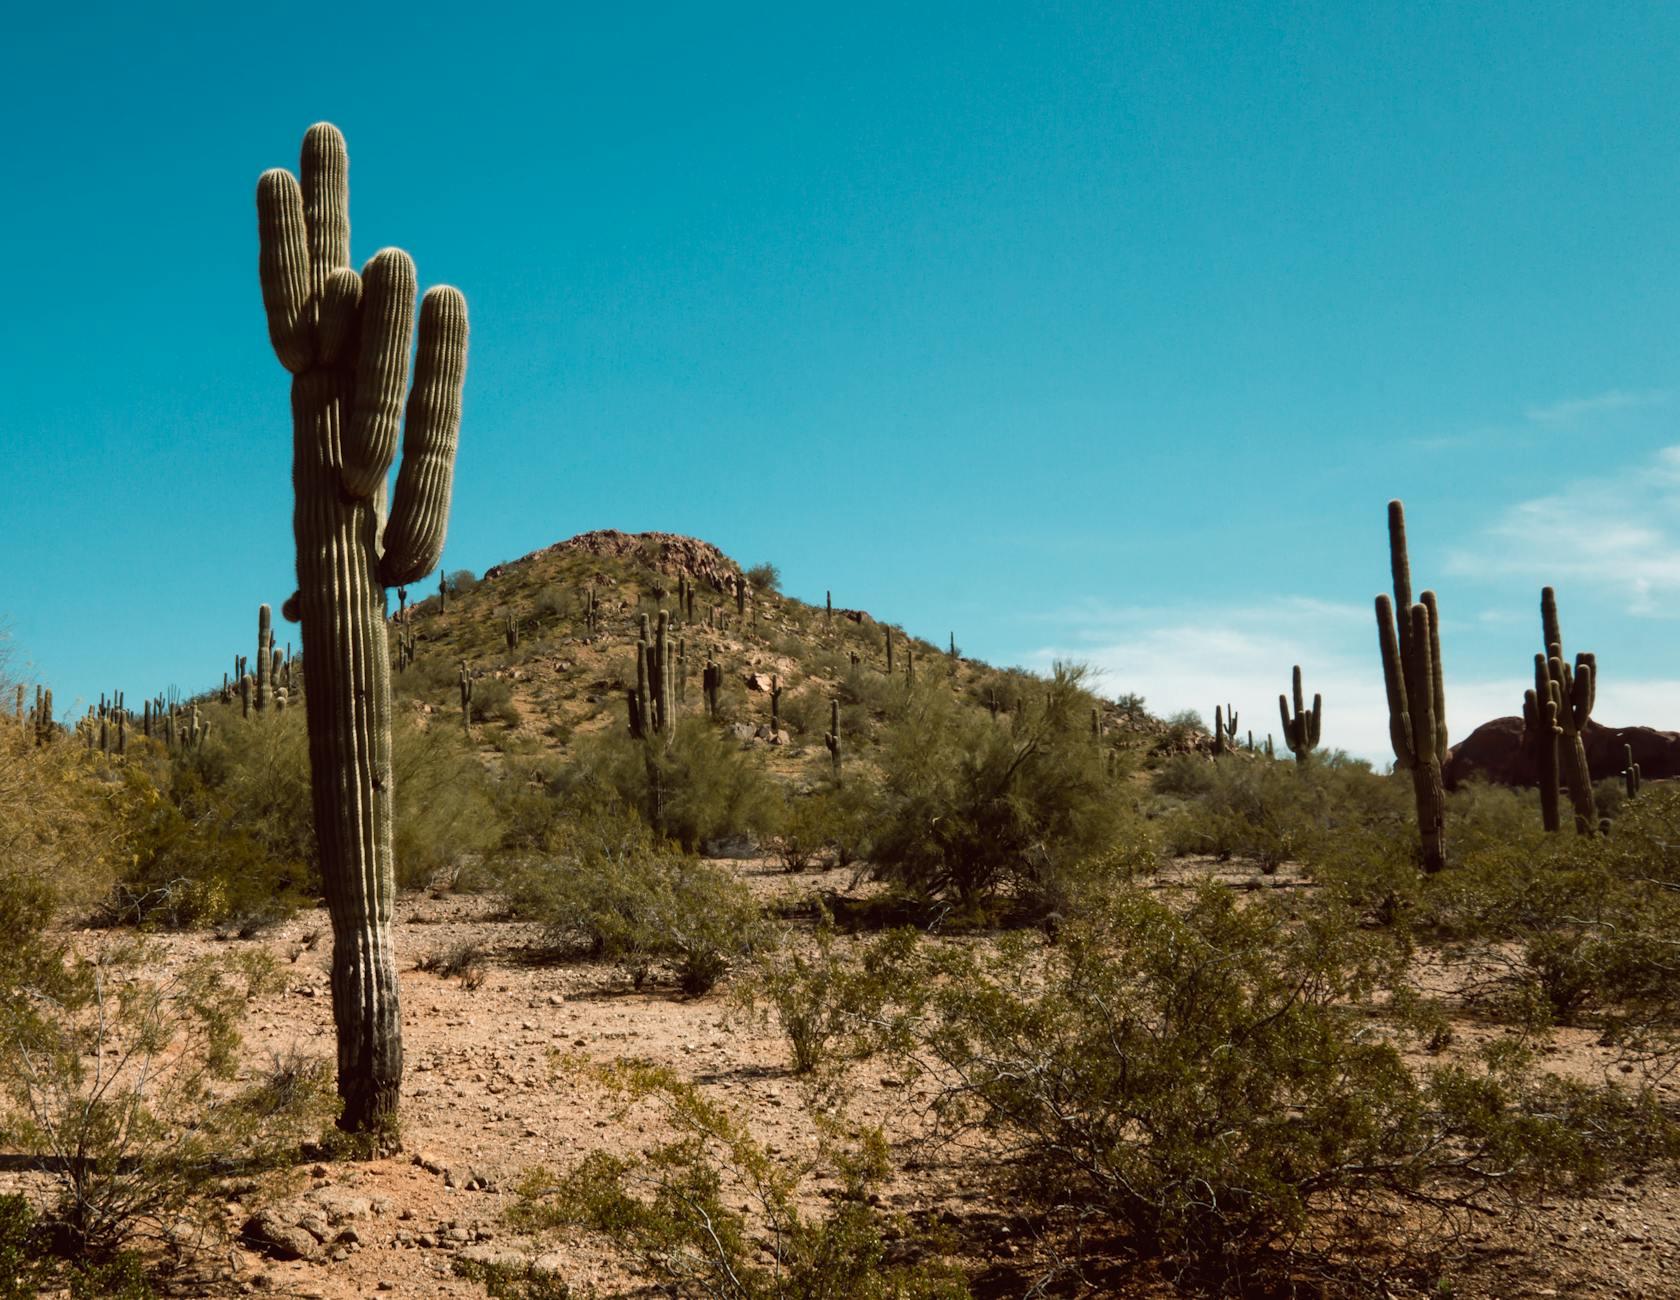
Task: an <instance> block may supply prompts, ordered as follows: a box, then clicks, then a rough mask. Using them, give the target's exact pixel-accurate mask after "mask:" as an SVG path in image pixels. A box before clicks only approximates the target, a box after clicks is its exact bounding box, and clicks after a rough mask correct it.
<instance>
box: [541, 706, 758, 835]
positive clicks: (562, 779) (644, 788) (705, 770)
mask: <svg viewBox="0 0 1680 1300" xmlns="http://www.w3.org/2000/svg"><path fill="white" fill-rule="evenodd" d="M554 791H555V796H556V797H557V798H560V799H561V800H562V801H564V802H565V803H566V804H567V805H568V806H571V807H587V806H590V805H592V804H605V805H623V806H627V807H630V808H635V809H638V810H640V811H641V812H642V814H643V816H644V817H645V818H646V820H647V822H648V824H649V825H650V826H651V827H652V828H653V829H654V830H656V831H657V832H658V833H659V834H660V835H663V836H666V837H668V838H670V839H673V840H675V841H677V843H678V844H680V845H681V846H682V848H683V850H684V851H685V852H689V853H692V852H694V851H696V850H697V849H698V848H699V847H700V846H701V845H702V844H703V843H705V842H707V841H709V840H714V839H721V838H724V837H726V836H734V835H757V834H759V833H761V832H763V831H765V830H767V829H769V828H770V827H771V826H773V825H774V823H775V818H776V814H777V811H778V804H779V795H778V793H777V790H776V787H775V785H774V784H773V783H772V782H771V780H770V778H769V776H768V775H767V774H766V772H765V770H764V764H763V761H762V760H761V759H760V758H759V757H758V756H757V755H756V754H754V753H752V752H751V751H748V750H743V749H742V748H741V747H740V745H739V744H737V743H736V742H735V741H733V740H732V739H729V738H726V737H725V736H724V735H722V734H720V733H719V732H717V731H716V730H714V729H713V728H712V727H711V725H710V724H709V723H707V722H706V721H704V720H703V719H699V718H684V719H682V720H680V721H679V722H678V724H677V729H676V733H675V735H674V737H673V738H672V741H671V743H670V744H669V745H665V744H663V743H661V742H659V741H657V740H656V741H654V742H652V743H644V742H642V741H637V740H632V739H631V738H630V736H629V735H628V734H627V733H625V732H622V731H619V730H617V729H616V728H615V729H614V730H612V731H610V732H607V733H602V734H598V735H595V736H592V737H590V738H588V739H587V740H581V741H580V742H579V743H578V744H577V745H576V746H575V761H574V763H573V764H572V766H571V767H569V768H566V769H564V770H563V771H561V772H560V773H559V774H558V779H557V780H556V782H555V785H554Z"/></svg>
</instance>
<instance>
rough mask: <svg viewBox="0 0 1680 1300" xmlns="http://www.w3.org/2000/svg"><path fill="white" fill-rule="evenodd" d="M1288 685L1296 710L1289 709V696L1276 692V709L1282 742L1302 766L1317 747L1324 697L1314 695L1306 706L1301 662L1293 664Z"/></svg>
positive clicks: (1322, 725) (1322, 719) (1307, 761)
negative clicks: (1279, 716)
mask: <svg viewBox="0 0 1680 1300" xmlns="http://www.w3.org/2000/svg"><path fill="white" fill-rule="evenodd" d="M1291 685H1292V688H1293V693H1294V696H1295V711H1294V713H1291V712H1290V711H1289V699H1288V698H1287V697H1286V696H1283V695H1279V696H1278V712H1279V713H1280V714H1281V715H1282V716H1283V743H1284V744H1285V745H1288V746H1289V752H1290V753H1292V754H1294V755H1295V762H1296V764H1297V765H1298V766H1305V765H1306V764H1307V763H1309V762H1311V761H1312V753H1313V750H1315V749H1317V748H1318V738H1319V735H1320V734H1321V733H1322V731H1323V728H1324V697H1323V696H1322V695H1314V696H1313V702H1312V709H1311V710H1310V711H1309V710H1308V709H1307V707H1306V703H1307V697H1306V692H1305V691H1304V690H1303V689H1302V686H1301V665H1300V664H1296V665H1295V671H1294V673H1293V674H1292V680H1291ZM1248 747H1249V748H1250V749H1253V748H1254V735H1253V733H1252V732H1251V733H1249V737H1248Z"/></svg>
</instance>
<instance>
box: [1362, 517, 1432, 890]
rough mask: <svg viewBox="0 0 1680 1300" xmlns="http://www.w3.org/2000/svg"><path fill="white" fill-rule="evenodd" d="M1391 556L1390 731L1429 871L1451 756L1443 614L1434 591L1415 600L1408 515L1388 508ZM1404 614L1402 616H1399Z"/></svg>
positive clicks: (1382, 622)
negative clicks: (1444, 767)
mask: <svg viewBox="0 0 1680 1300" xmlns="http://www.w3.org/2000/svg"><path fill="white" fill-rule="evenodd" d="M1388 558H1389V566H1390V568H1391V570H1392V571H1393V575H1394V600H1393V603H1392V604H1391V603H1390V602H1389V598H1388V597H1387V596H1386V595H1385V596H1378V597H1377V603H1376V608H1377V641H1378V645H1379V647H1380V649H1381V651H1382V664H1383V683H1384V685H1385V686H1386V687H1387V690H1388V733H1389V739H1390V741H1391V742H1392V743H1393V745H1394V758H1395V766H1396V767H1397V768H1403V769H1405V770H1406V771H1409V772H1410V773H1411V774H1412V790H1413V793H1414V794H1415V796H1416V800H1417V820H1418V838H1419V841H1420V842H1421V846H1422V853H1423V869H1424V870H1425V871H1439V870H1440V869H1441V868H1442V867H1444V866H1445V865H1446V861H1447V859H1446V846H1445V844H1444V843H1443V838H1444V827H1445V820H1446V791H1445V790H1444V789H1443V787H1442V784H1441V764H1442V762H1443V761H1444V760H1445V758H1446V754H1447V701H1446V687H1445V684H1444V681H1443V679H1442V674H1441V616H1440V611H1439V609H1438V608H1437V607H1436V601H1435V593H1434V592H1433V591H1426V592H1424V593H1423V596H1422V598H1421V599H1420V600H1419V601H1418V602H1417V603H1416V604H1414V603H1413V602H1412V564H1411V558H1410V556H1409V555H1408V554H1407V552H1406V511H1405V507H1404V506H1402V505H1401V504H1400V502H1398V501H1390V502H1389V503H1388ZM1396 611H1398V618H1397V617H1396Z"/></svg>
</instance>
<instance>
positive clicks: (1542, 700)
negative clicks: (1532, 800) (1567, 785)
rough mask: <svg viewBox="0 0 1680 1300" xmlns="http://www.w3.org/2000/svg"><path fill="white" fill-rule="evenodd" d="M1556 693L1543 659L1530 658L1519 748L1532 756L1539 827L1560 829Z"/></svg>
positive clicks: (1537, 656)
mask: <svg viewBox="0 0 1680 1300" xmlns="http://www.w3.org/2000/svg"><path fill="white" fill-rule="evenodd" d="M1561 735H1562V729H1561V728H1560V727H1559V726H1558V690H1557V685H1556V683H1554V682H1553V681H1552V677H1551V670H1550V668H1549V666H1548V663H1547V659H1546V656H1545V655H1535V656H1534V689H1533V690H1529V691H1524V692H1523V744H1524V745H1525V746H1527V748H1528V750H1529V752H1530V753H1531V754H1532V755H1533V756H1534V775H1535V780H1536V781H1537V782H1538V784H1539V786H1540V825H1541V826H1542V827H1544V828H1545V829H1546V830H1547V831H1556V830H1558V829H1560V827H1561V825H1562V823H1561V820H1560V818H1559V816H1558V738H1559V737H1560V736H1561Z"/></svg>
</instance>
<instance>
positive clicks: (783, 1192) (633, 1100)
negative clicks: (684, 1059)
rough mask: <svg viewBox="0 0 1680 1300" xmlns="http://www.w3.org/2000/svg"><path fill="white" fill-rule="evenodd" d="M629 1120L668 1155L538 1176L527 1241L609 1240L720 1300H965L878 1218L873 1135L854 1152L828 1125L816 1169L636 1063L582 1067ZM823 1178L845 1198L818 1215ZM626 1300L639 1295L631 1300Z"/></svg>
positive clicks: (520, 1208)
mask: <svg viewBox="0 0 1680 1300" xmlns="http://www.w3.org/2000/svg"><path fill="white" fill-rule="evenodd" d="M573 1070H574V1072H575V1073H581V1074H583V1075H584V1076H585V1077H588V1078H591V1079H593V1080H595V1081H597V1082H599V1083H600V1084H602V1085H603V1086H605V1087H607V1088H608V1089H609V1090H611V1091H612V1092H613V1093H614V1094H616V1095H617V1096H618V1097H619V1098H620V1099H621V1100H622V1101H623V1102H624V1104H625V1105H626V1107H629V1106H632V1105H637V1104H644V1103H653V1104H655V1105H656V1106H657V1107H658V1110H659V1112H660V1118H661V1119H662V1120H663V1122H664V1125H665V1126H666V1127H668V1128H669V1129H671V1130H673V1131H674V1136H673V1137H672V1139H671V1140H670V1141H667V1142H664V1143H661V1144H659V1145H657V1146H655V1147H653V1148H652V1149H651V1150H649V1151H647V1152H645V1153H643V1154H641V1155H640V1156H621V1155H617V1154H614V1153H612V1152H608V1151H597V1152H594V1153H593V1154H591V1155H589V1156H587V1157H585V1158H584V1160H583V1161H582V1162H581V1163H580V1164H578V1165H577V1166H576V1167H574V1168H573V1169H571V1170H570V1171H568V1172H567V1173H565V1174H555V1173H552V1172H550V1171H549V1170H546V1169H541V1168H537V1169H532V1170H530V1171H528V1172H527V1173H526V1174H525V1176H524V1177H523V1178H522V1179H521V1181H520V1183H519V1184H518V1186H517V1188H516V1189H515V1192H516V1195H517V1197H518V1200H517V1202H516V1203H515V1204H514V1206H513V1208H512V1209H511V1210H510V1211H509V1218H510V1220H511V1221H512V1222H513V1224H514V1225H515V1226H516V1227H518V1228H520V1229H523V1230H527V1231H543V1230H548V1229H554V1228H562V1227H582V1228H585V1229H588V1230H591V1231H594V1232H599V1233H602V1234H604V1235H605V1236H606V1237H607V1238H608V1239H609V1240H610V1241H612V1242H613V1243H614V1245H616V1246H617V1247H618V1249H619V1250H620V1251H622V1252H623V1254H624V1256H625V1258H626V1260H627V1262H628V1263H629V1265H630V1267H631V1268H632V1269H633V1270H634V1271H635V1272H636V1273H637V1274H638V1275H639V1276H640V1277H642V1278H643V1279H645V1280H646V1281H647V1282H648V1283H650V1284H652V1285H654V1286H656V1287H659V1288H661V1289H668V1290H669V1291H670V1292H671V1293H672V1294H675V1295H683V1296H709V1297H717V1298H718V1300H840V1298H841V1297H846V1298H847V1300H960V1298H961V1297H965V1296H967V1294H968V1290H967V1287H966V1286H965V1285H964V1283H963V1282H962V1280H961V1277H960V1275H958V1274H957V1272H956V1271H955V1270H954V1269H952V1268H950V1267H948V1266H946V1265H944V1264H943V1263H941V1262H940V1261H939V1260H938V1259H937V1258H932V1257H930V1254H931V1248H932V1247H933V1246H934V1245H935V1244H936V1243H932V1242H929V1241H927V1240H925V1239H922V1240H918V1239H917V1238H916V1237H915V1236H914V1235H913V1234H912V1232H911V1229H910V1227H909V1225H908V1224H907V1223H906V1222H905V1221H904V1220H903V1219H902V1218H900V1217H898V1216H895V1215H890V1214H886V1213H883V1212H882V1211H880V1210H878V1209H876V1208H875V1205H874V1200H875V1199H876V1198H874V1197H873V1196H872V1194H871V1193H872V1191H873V1189H874V1188H875V1187H876V1186H878V1185H879V1184H880V1183H881V1182H882V1180H883V1179H884V1178H885V1177H886V1175H887V1173H888V1172H889V1168H888V1159H887V1147H886V1142H885V1140H884V1139H883V1138H882V1137H881V1135H880V1133H879V1132H878V1131H873V1130H865V1131H863V1132H862V1133H861V1134H859V1135H858V1136H856V1137H851V1138H848V1137H846V1136H844V1135H843V1134H842V1132H841V1128H840V1126H839V1125H838V1124H835V1123H819V1131H820V1132H821V1134H822V1138H823V1140H822V1142H821V1144H820V1148H819V1152H818V1154H817V1156H816V1157H815V1158H814V1159H813V1160H811V1161H808V1162H805V1163H803V1164H795V1163H793V1162H792V1161H789V1160H788V1159H787V1158H786V1157H781V1156H772V1155H771V1154H770V1153H769V1152H768V1151H767V1150H766V1149H765V1147H764V1146H763V1145H762V1144H761V1143H760V1142H759V1141H758V1140H757V1139H755V1138H754V1137H753V1136H752V1134H751V1133H750V1132H749V1131H748V1129H747V1127H746V1125H745V1123H743V1122H742V1120H741V1119H740V1118H739V1117H738V1116H737V1115H735V1114H733V1113H731V1112H730V1111H728V1110H726V1109H725V1108H724V1107H723V1106H721V1105H719V1104H717V1103H716V1102H713V1101H711V1100H710V1099H708V1098H707V1097H705V1096H704V1095H703V1094H702V1093H701V1092H700V1091H699V1090H698V1089H697V1088H695V1087H694V1086H693V1085H692V1084H689V1083H685V1082H683V1081H682V1080H680V1079H678V1078H677V1077H676V1076H675V1075H674V1074H672V1073H671V1072H670V1071H668V1070H664V1069H661V1068H659V1067H656V1066H650V1065H642V1064H637V1063H633V1062H620V1063H618V1064H616V1065H613V1066H609V1067H591V1066H588V1065H581V1064H579V1065H574V1066H573ZM817 1174H827V1175H829V1176H831V1177H834V1178H837V1179H838V1180H839V1183H840V1187H839V1189H838V1194H837V1195H834V1196H833V1197H831V1198H829V1199H827V1200H826V1201H825V1202H824V1203H823V1204H822V1208H821V1209H820V1210H810V1209H807V1208H805V1203H804V1201H803V1199H802V1198H801V1196H800V1195H799V1192H800V1187H801V1184H802V1183H803V1182H805V1181H806V1179H807V1178H809V1177H811V1176H813V1175H817ZM619 1294H621V1295H623V1296H629V1295H640V1294H643V1292H642V1291H640V1290H637V1291H632V1292H622V1293H619Z"/></svg>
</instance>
